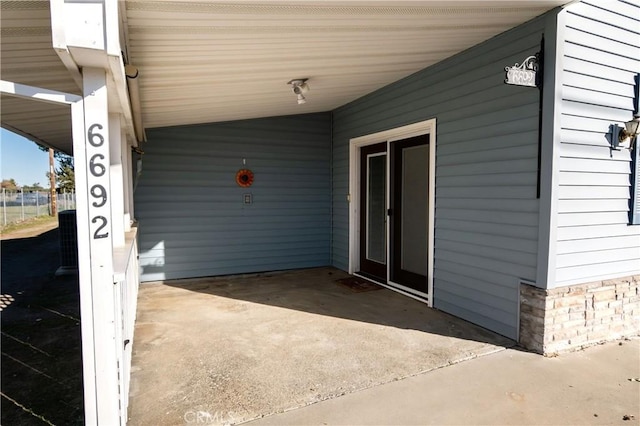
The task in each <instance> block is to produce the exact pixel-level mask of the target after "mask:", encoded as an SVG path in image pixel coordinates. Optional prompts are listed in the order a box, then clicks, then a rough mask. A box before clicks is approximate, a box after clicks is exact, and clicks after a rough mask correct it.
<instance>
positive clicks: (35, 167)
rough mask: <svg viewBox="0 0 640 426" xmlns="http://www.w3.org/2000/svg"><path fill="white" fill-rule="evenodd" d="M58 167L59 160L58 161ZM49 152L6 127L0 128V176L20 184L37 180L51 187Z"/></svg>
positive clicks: (27, 183)
mask: <svg viewBox="0 0 640 426" xmlns="http://www.w3.org/2000/svg"><path fill="white" fill-rule="evenodd" d="M56 167H57V162H56ZM48 171H49V154H48V153H47V151H40V150H39V149H38V146H37V145H36V144H35V143H34V142H31V141H30V140H28V139H26V138H23V137H22V136H19V135H17V134H15V133H13V132H10V131H8V130H6V129H0V175H1V176H0V177H1V178H2V179H15V181H16V183H17V184H18V185H20V186H23V185H32V184H34V183H36V182H38V183H40V185H41V186H42V187H44V188H48V187H49V181H48V179H47V175H46V174H47V172H48Z"/></svg>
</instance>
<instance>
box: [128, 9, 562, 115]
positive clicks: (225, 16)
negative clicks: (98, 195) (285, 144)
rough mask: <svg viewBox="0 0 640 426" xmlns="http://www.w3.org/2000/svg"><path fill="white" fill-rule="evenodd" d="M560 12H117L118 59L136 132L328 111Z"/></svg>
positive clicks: (496, 10) (180, 10)
mask: <svg viewBox="0 0 640 426" xmlns="http://www.w3.org/2000/svg"><path fill="white" fill-rule="evenodd" d="M564 3H567V1H566V0H564V1H563V0H532V1H518V0H512V1H397V2H393V1H349V2H343V1H281V2H272V1H251V2H247V1H228V2H224V3H223V2H205V1H202V2H194V1H183V0H180V1H147V0H127V1H126V19H127V21H128V25H127V28H128V33H127V38H128V43H129V51H128V55H129V61H130V63H132V64H133V65H136V66H138V67H139V69H140V86H141V97H142V110H143V119H144V123H145V127H160V126H172V125H180V124H192V123H206V122H217V121H227V120H237V119H246V118H255V117H266V116H275V115H288V114H299V113H308V112H318V111H328V110H332V109H334V108H336V107H338V106H341V105H344V104H345V103H348V102H350V101H353V100H355V99H357V98H359V97H361V96H363V95H365V94H367V93H370V92H372V91H374V90H376V89H379V88H381V87H383V86H385V85H387V84H389V83H392V82H394V81H396V80H398V79H400V78H402V77H405V76H407V75H410V74H412V73H414V72H416V71H419V70H420V69H423V68H425V67H428V66H429V65H432V64H434V63H436V62H439V61H441V60H443V59H445V58H447V57H449V56H452V55H454V54H456V53H458V52H460V51H462V50H464V49H467V48H469V47H471V46H473V45H476V44H478V43H480V42H482V41H484V40H487V39H489V38H491V37H492V36H494V35H496V34H499V33H501V32H503V31H506V30H508V29H510V28H513V27H515V26H517V25H519V24H521V23H523V22H526V21H527V20H530V19H532V18H534V17H535V16H538V15H540V14H542V13H544V12H546V11H547V10H550V9H552V8H553V7H556V6H559V5H562V4H564ZM294 78H309V82H308V83H309V86H310V89H311V90H310V91H309V93H308V94H307V103H306V104H304V105H297V103H296V98H295V95H293V93H292V92H291V90H290V87H289V86H287V84H286V83H287V81H289V80H291V79H294Z"/></svg>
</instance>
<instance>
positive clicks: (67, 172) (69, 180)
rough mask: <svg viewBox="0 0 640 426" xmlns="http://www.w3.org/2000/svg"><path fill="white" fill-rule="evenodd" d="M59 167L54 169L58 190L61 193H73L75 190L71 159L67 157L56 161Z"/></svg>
mask: <svg viewBox="0 0 640 426" xmlns="http://www.w3.org/2000/svg"><path fill="white" fill-rule="evenodd" d="M58 161H59V162H60V167H58V168H57V169H56V181H57V182H58V188H60V190H61V191H63V192H73V191H75V189H76V178H75V172H74V169H73V157H69V156H68V155H67V156H65V157H64V158H62V159H59V160H58Z"/></svg>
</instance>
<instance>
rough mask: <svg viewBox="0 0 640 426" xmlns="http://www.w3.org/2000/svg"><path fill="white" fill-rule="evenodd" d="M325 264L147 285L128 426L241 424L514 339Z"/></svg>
mask: <svg viewBox="0 0 640 426" xmlns="http://www.w3.org/2000/svg"><path fill="white" fill-rule="evenodd" d="M347 276H348V275H347V274H345V273H344V272H342V271H339V270H337V269H334V268H318V269H309V270H300V271H288V272H281V273H269V274H257V275H248V276H235V277H222V278H207V279H198V280H180V281H167V282H165V283H148V284H143V285H141V288H140V293H139V299H138V318H137V322H136V330H135V341H134V347H133V366H132V378H131V393H130V406H129V422H130V424H132V425H148V424H154V425H175V424H188V423H197V422H198V419H200V423H208V424H216V423H218V424H223V423H240V422H244V421H248V420H251V419H258V418H262V417H265V416H269V415H272V414H276V413H282V412H285V411H289V410H292V409H294V408H299V407H304V406H307V405H310V404H313V403H316V402H319V401H324V400H328V399H331V398H334V397H337V396H340V395H345V394H350V393H353V392H355V391H359V390H363V389H368V388H372V387H374V386H377V385H381V384H384V383H390V382H393V381H397V380H399V379H403V378H407V377H411V376H415V375H418V374H420V373H424V372H426V371H431V370H434V369H437V368H440V367H443V366H447V365H451V364H455V363H458V362H460V361H463V360H468V359H472V358H475V357H478V356H480V355H486V354H490V353H494V352H497V351H500V350H503V349H504V348H505V347H508V346H512V345H513V344H514V343H513V342H512V341H510V340H509V339H506V338H504V337H502V336H499V335H496V334H494V333H492V332H489V331H487V330H485V329H483V328H481V327H477V326H475V325H473V324H470V323H468V322H466V321H463V320H460V319H458V318H455V317H453V316H450V315H447V314H445V313H442V312H439V311H437V310H434V309H430V308H428V307H427V306H426V305H425V304H424V303H421V302H418V301H416V300H413V299H410V298H408V297H405V296H402V295H400V294H397V293H395V292H392V291H390V290H387V289H383V288H380V289H379V290H374V291H367V292H354V291H352V290H350V289H348V288H345V287H344V286H341V285H339V284H338V283H337V282H336V280H338V279H341V278H345V277H347Z"/></svg>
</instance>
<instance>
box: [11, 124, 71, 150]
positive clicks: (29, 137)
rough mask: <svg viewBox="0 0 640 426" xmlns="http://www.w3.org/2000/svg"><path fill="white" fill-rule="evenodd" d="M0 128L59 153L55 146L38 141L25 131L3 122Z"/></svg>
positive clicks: (37, 138) (38, 139)
mask: <svg viewBox="0 0 640 426" xmlns="http://www.w3.org/2000/svg"><path fill="white" fill-rule="evenodd" d="M1 127H2V128H3V129H7V130H9V131H10V132H13V133H15V134H16V135H20V136H22V137H23V138H25V139H29V140H30V141H31V142H35V143H37V144H38V145H40V146H44V147H45V148H51V149H54V150H56V151H59V149H58V148H56V147H55V146H53V145H51V144H50V143H48V142H47V141H44V140H42V139H40V138H39V137H37V136H34V135H32V134H31V133H27V132H25V131H22V130H20V129H17V128H15V127H13V126H12V125H10V124H7V123H5V122H4V121H3V122H2V123H1ZM67 154H68V153H67Z"/></svg>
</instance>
